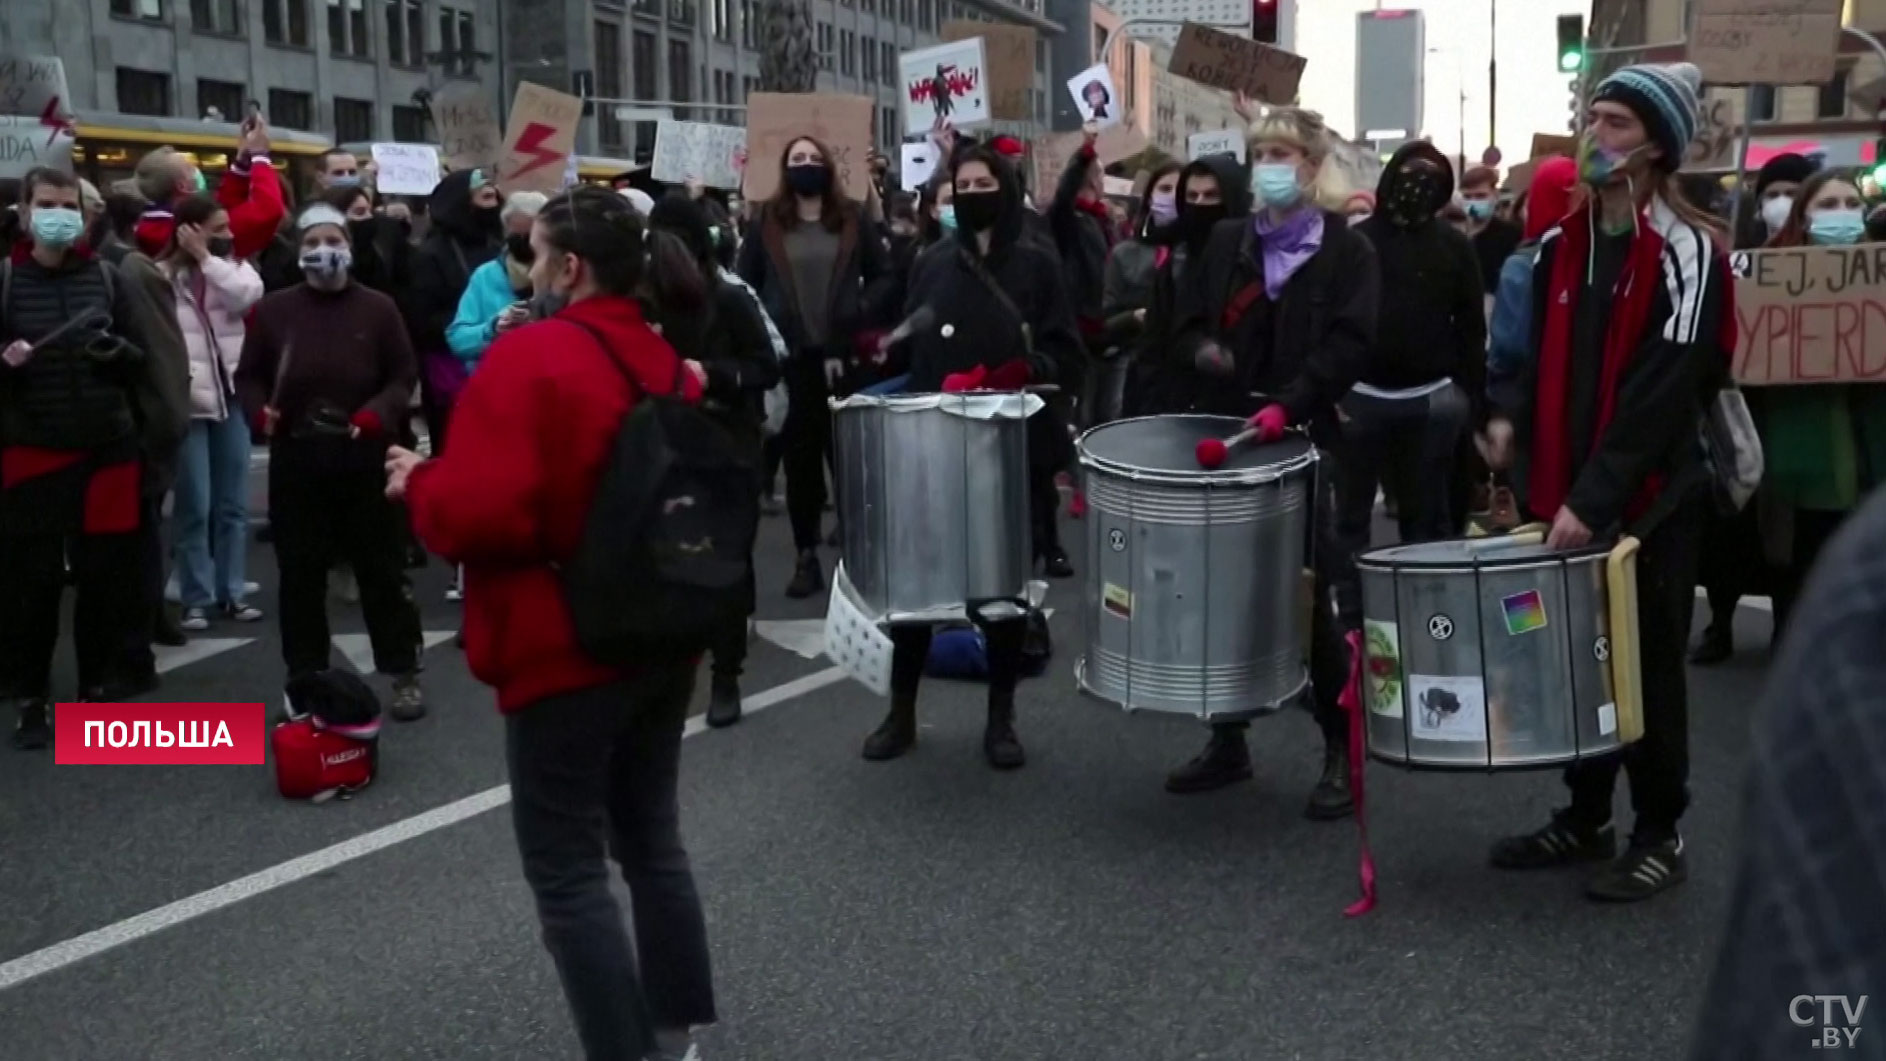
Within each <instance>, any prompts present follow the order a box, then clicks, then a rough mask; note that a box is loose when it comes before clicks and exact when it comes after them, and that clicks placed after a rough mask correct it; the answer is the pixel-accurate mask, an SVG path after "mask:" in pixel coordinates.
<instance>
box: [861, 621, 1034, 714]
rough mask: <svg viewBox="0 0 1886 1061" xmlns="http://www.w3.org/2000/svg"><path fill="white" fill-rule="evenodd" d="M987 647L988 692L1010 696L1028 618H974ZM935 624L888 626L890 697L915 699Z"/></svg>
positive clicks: (1018, 675)
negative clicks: (889, 639)
mask: <svg viewBox="0 0 1886 1061" xmlns="http://www.w3.org/2000/svg"><path fill="white" fill-rule="evenodd" d="M972 621H973V622H975V624H976V628H977V629H979V630H981V631H982V637H983V640H984V642H985V643H986V644H987V645H988V648H989V695H990V696H991V697H1008V698H1010V699H1011V700H1012V698H1013V697H1014V695H1015V687H1016V686H1017V685H1019V684H1021V678H1022V645H1023V642H1024V640H1025V639H1026V637H1027V633H1028V622H1027V620H1026V619H1025V618H1024V617H1022V616H1016V617H1015V618H1013V619H996V620H993V621H989V620H983V619H980V618H978V619H974V620H972ZM935 633H936V627H934V626H932V625H931V624H929V623H911V624H908V625H900V626H893V627H891V699H892V700H893V701H896V700H915V699H916V698H917V687H918V686H919V685H921V684H923V668H924V664H925V663H927V662H929V659H930V639H931V638H932V637H933V636H934V635H935Z"/></svg>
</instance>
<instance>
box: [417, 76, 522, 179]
mask: <svg viewBox="0 0 1886 1061" xmlns="http://www.w3.org/2000/svg"><path fill="white" fill-rule="evenodd" d="M432 127H433V128H434V129H435V130H437V131H438V134H439V157H440V158H441V159H443V160H444V161H445V164H446V166H448V167H449V168H450V169H452V171H453V172H457V171H458V170H462V169H484V170H494V169H496V167H497V164H498V158H499V153H500V152H502V151H503V150H504V131H503V126H501V125H499V124H498V108H497V105H496V104H494V103H492V102H491V97H490V96H489V94H487V93H485V92H484V91H482V90H479V89H475V88H472V87H470V86H455V87H453V88H448V89H446V90H444V91H442V92H440V93H439V94H438V95H437V96H434V97H433V99H432Z"/></svg>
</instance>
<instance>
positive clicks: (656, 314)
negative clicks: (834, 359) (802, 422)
mask: <svg viewBox="0 0 1886 1061" xmlns="http://www.w3.org/2000/svg"><path fill="white" fill-rule="evenodd" d="M708 298H709V302H710V304H709V307H708V309H707V311H706V312H693V313H666V312H663V311H662V310H660V309H658V308H654V307H648V308H647V314H648V321H649V323H650V324H652V325H657V326H659V329H660V331H661V336H662V338H664V339H666V340H668V344H669V345H670V346H673V347H674V348H675V352H676V353H678V354H680V355H681V356H682V358H683V359H685V360H690V361H699V362H700V363H701V367H702V368H704V369H706V370H707V390H706V393H705V395H704V399H703V401H704V405H705V407H706V408H707V410H708V411H709V412H711V413H713V414H714V415H715V416H717V417H719V418H721V419H722V420H724V421H725V422H726V423H727V424H728V425H729V426H731V427H733V428H735V429H736V430H738V431H740V432H741V434H742V436H743V437H746V436H748V435H750V436H751V438H752V440H753V441H755V442H757V441H758V438H759V427H760V421H761V420H762V419H764V417H765V405H764V403H765V395H766V392H767V391H768V390H770V389H771V388H772V387H773V385H774V384H777V383H778V382H779V356H778V355H777V354H775V353H774V352H773V341H772V339H771V338H770V337H768V336H767V334H766V322H765V321H763V320H761V319H760V308H759V307H758V306H757V305H755V304H754V302H753V297H752V296H751V295H749V294H747V293H746V292H745V291H743V290H741V289H740V287H739V285H737V284H733V283H730V282H727V281H723V280H715V281H714V282H713V290H712V292H711V293H710V294H709V296H708Z"/></svg>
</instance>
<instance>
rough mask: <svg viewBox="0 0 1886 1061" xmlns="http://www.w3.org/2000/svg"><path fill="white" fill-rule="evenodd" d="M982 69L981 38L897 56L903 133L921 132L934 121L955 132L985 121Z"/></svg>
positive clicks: (985, 81)
mask: <svg viewBox="0 0 1886 1061" xmlns="http://www.w3.org/2000/svg"><path fill="white" fill-rule="evenodd" d="M987 65H988V64H987V62H986V61H985V60H984V58H983V51H982V38H981V37H971V38H970V39H969V40H966V41H952V42H950V43H948V44H938V45H935V46H933V47H929V48H919V49H917V50H916V51H914V52H905V53H904V54H902V55H900V56H898V57H897V71H898V84H899V85H900V86H901V90H902V93H903V102H904V132H905V134H906V135H909V136H920V135H922V134H924V133H927V132H929V131H930V129H931V127H932V126H934V125H935V124H936V120H937V119H938V118H948V119H949V121H950V124H951V125H954V126H955V127H956V128H958V129H963V128H967V127H968V126H971V125H979V124H981V123H983V122H986V121H988V120H989V118H990V113H989V78H988V74H987V71H986V67H987Z"/></svg>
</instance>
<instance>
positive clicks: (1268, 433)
mask: <svg viewBox="0 0 1886 1061" xmlns="http://www.w3.org/2000/svg"><path fill="white" fill-rule="evenodd" d="M1245 423H1246V425H1247V426H1249V427H1254V428H1257V440H1258V441H1259V442H1275V441H1277V440H1278V439H1280V438H1282V437H1284V428H1287V427H1289V426H1290V414H1289V413H1288V412H1286V411H1285V410H1284V407H1283V406H1281V405H1266V406H1265V407H1263V408H1262V409H1259V410H1258V411H1257V415H1256V416H1253V417H1251V418H1250V419H1249V420H1247V421H1245Z"/></svg>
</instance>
